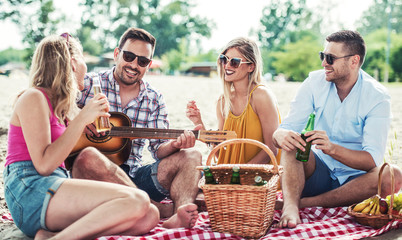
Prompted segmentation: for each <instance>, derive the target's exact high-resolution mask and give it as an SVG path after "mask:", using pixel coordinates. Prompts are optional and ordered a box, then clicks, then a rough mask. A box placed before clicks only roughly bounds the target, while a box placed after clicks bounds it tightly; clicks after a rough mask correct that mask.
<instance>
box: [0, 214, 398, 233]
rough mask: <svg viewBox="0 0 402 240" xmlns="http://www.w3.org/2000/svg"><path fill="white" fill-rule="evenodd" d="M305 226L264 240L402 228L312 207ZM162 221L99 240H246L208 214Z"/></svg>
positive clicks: (276, 217)
mask: <svg viewBox="0 0 402 240" xmlns="http://www.w3.org/2000/svg"><path fill="white" fill-rule="evenodd" d="M280 215H281V211H275V213H274V223H275V222H278V221H279V219H280ZM300 217H301V221H302V223H301V224H299V225H297V227H296V228H293V229H280V228H270V229H268V232H267V234H266V235H265V236H264V237H262V238H261V239H265V240H268V239H317V238H320V239H360V238H363V237H373V236H377V235H380V234H383V233H385V232H388V231H390V230H392V229H398V228H402V220H393V221H390V222H389V223H388V224H387V225H385V226H384V227H382V228H380V229H374V228H371V227H368V226H363V225H360V224H358V223H357V222H355V221H354V219H353V217H351V216H349V215H348V214H347V207H337V208H322V207H310V208H302V209H301V210H300ZM7 221H12V218H11V215H10V214H9V213H6V214H3V216H2V218H1V222H7ZM162 223H163V220H162V221H160V223H159V224H158V225H157V226H156V227H155V228H154V229H152V230H151V231H150V232H149V233H148V234H146V235H143V236H104V237H100V238H97V240H137V239H144V240H146V239H160V240H162V239H163V240H165V239H244V238H242V237H239V236H236V235H232V234H228V233H219V232H213V231H212V229H211V224H210V221H209V217H208V213H207V212H201V213H199V216H198V220H197V222H196V225H195V227H194V228H192V229H186V228H177V229H166V228H163V227H162Z"/></svg>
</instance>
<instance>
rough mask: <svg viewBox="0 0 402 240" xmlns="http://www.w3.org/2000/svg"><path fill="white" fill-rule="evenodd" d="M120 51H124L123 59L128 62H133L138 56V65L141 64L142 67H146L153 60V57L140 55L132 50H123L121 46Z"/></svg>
mask: <svg viewBox="0 0 402 240" xmlns="http://www.w3.org/2000/svg"><path fill="white" fill-rule="evenodd" d="M119 50H120V51H123V59H124V61H126V62H132V61H134V60H135V59H136V58H138V60H137V61H138V65H140V66H141V67H146V66H148V64H149V63H150V62H151V59H149V58H146V57H143V56H138V55H136V54H134V53H132V52H130V51H124V50H121V48H119Z"/></svg>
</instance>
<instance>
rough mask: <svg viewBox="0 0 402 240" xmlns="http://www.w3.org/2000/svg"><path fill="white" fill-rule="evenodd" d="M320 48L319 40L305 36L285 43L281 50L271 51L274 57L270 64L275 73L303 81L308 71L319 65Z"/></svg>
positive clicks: (292, 79) (315, 68) (291, 79)
mask: <svg viewBox="0 0 402 240" xmlns="http://www.w3.org/2000/svg"><path fill="white" fill-rule="evenodd" d="M320 50H322V46H321V44H320V42H319V41H317V40H316V39H313V38H312V37H311V36H305V37H303V38H302V39H300V40H299V41H297V42H294V43H288V44H285V45H284V46H283V50H279V51H276V52H273V53H271V55H272V57H273V58H274V59H275V60H274V61H273V62H272V65H273V66H274V67H275V69H276V72H277V73H283V74H285V76H286V77H287V78H288V79H289V80H290V81H304V79H306V77H307V76H308V73H309V72H311V71H313V70H317V69H318V68H319V67H320V63H321V62H320V59H319V57H318V52H319V51H320Z"/></svg>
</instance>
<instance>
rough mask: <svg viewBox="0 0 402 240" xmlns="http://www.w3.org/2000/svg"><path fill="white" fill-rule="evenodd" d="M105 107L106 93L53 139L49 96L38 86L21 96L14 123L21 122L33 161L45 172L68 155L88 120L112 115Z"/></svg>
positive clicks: (50, 171) (55, 166) (36, 166)
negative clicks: (52, 140) (47, 97)
mask: <svg viewBox="0 0 402 240" xmlns="http://www.w3.org/2000/svg"><path fill="white" fill-rule="evenodd" d="M101 98H102V99H101ZM105 108H107V100H106V98H105V97H104V95H103V97H101V96H100V95H99V96H97V97H96V98H95V99H94V100H93V101H91V102H90V103H89V106H88V107H85V108H84V109H83V110H82V111H81V112H80V114H79V115H78V116H77V117H76V118H75V119H74V120H73V121H71V122H70V124H69V126H68V127H67V129H66V131H65V132H64V133H63V134H62V135H61V136H60V137H59V138H58V139H57V140H56V141H54V142H53V143H52V142H51V130H50V122H49V117H50V116H51V112H50V109H49V106H48V103H47V100H46V98H45V96H44V95H43V94H42V93H41V92H40V91H39V90H37V89H31V90H28V91H27V92H26V93H25V94H24V95H22V96H21V97H20V99H18V101H17V104H16V106H15V109H14V114H13V117H12V124H14V125H16V126H21V128H22V131H23V133H24V138H25V141H26V143H27V147H28V151H29V153H30V155H31V159H32V162H33V164H34V166H35V168H36V170H37V171H38V172H39V173H40V174H41V175H45V176H46V175H49V174H51V173H52V172H53V171H54V170H55V169H56V168H57V167H58V166H60V164H61V163H62V162H63V161H64V160H65V159H66V158H67V156H68V155H69V154H70V152H71V150H72V149H73V147H74V146H75V144H76V142H77V140H78V139H79V137H80V136H81V134H82V132H83V130H84V127H85V126H86V125H87V124H89V123H91V122H93V121H94V120H95V118H96V117H97V116H101V115H102V116H109V114H108V113H106V112H105V111H104V109H105Z"/></svg>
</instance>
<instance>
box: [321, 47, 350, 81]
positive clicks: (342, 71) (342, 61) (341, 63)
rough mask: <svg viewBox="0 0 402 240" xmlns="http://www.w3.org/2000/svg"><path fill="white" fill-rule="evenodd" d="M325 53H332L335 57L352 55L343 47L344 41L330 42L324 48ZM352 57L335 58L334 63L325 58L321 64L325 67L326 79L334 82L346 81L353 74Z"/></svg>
mask: <svg viewBox="0 0 402 240" xmlns="http://www.w3.org/2000/svg"><path fill="white" fill-rule="evenodd" d="M324 53H325V54H330V55H332V56H333V57H343V56H347V55H350V54H351V53H349V52H346V51H345V50H344V47H343V43H337V42H329V43H328V44H327V46H326V47H325V49H324ZM351 58H352V57H345V58H339V59H334V62H333V64H332V65H330V64H328V63H327V61H326V60H325V59H324V60H323V61H322V63H321V66H323V67H324V69H325V76H326V80H327V81H329V82H333V83H341V82H344V81H346V80H347V79H348V78H349V76H350V75H351V64H350V61H351Z"/></svg>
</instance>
